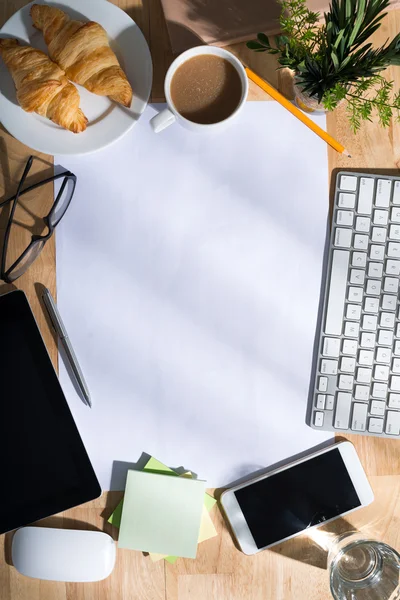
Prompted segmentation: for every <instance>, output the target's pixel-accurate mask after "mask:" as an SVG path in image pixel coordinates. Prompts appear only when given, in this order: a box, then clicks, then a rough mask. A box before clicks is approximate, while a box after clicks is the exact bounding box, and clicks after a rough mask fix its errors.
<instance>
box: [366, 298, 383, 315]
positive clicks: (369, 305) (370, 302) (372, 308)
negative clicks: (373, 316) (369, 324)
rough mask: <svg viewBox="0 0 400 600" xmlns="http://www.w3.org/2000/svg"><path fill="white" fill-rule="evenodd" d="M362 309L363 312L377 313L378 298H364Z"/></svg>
mask: <svg viewBox="0 0 400 600" xmlns="http://www.w3.org/2000/svg"><path fill="white" fill-rule="evenodd" d="M364 310H365V312H371V313H377V312H378V310H379V300H378V298H368V297H366V298H365V301H364Z"/></svg>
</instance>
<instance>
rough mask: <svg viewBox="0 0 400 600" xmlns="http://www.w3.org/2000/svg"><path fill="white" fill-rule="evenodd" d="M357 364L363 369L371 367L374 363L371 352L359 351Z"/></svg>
mask: <svg viewBox="0 0 400 600" xmlns="http://www.w3.org/2000/svg"><path fill="white" fill-rule="evenodd" d="M358 362H359V364H360V365H363V366H365V367H371V366H372V363H373V362H374V353H373V352H372V351H371V350H360V353H359V355H358Z"/></svg>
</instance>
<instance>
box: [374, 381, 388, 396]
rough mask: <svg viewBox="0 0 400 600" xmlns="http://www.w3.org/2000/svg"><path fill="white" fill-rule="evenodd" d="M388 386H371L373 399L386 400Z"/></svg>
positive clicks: (379, 384) (378, 384) (383, 384)
mask: <svg viewBox="0 0 400 600" xmlns="http://www.w3.org/2000/svg"><path fill="white" fill-rule="evenodd" d="M387 392H388V386H387V384H386V383H374V384H373V385H372V396H373V398H386V396H387Z"/></svg>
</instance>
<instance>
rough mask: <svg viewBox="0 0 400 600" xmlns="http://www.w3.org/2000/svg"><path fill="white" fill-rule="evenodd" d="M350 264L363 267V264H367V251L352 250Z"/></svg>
mask: <svg viewBox="0 0 400 600" xmlns="http://www.w3.org/2000/svg"><path fill="white" fill-rule="evenodd" d="M351 264H352V266H353V267H365V265H366V264H367V253H366V252H353V254H352V258H351Z"/></svg>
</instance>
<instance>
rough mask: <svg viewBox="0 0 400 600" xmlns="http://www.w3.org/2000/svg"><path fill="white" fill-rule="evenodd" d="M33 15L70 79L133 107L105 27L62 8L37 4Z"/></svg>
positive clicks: (49, 46)
mask: <svg viewBox="0 0 400 600" xmlns="http://www.w3.org/2000/svg"><path fill="white" fill-rule="evenodd" d="M31 16H32V20H33V25H34V26H35V27H36V28H37V29H40V30H41V31H43V35H44V39H45V42H46V44H47V47H48V49H49V55H50V58H51V59H52V60H54V61H55V62H56V63H57V64H58V65H59V66H60V67H61V68H62V69H63V70H64V71H65V74H66V75H67V77H68V79H70V80H71V81H74V82H75V83H79V84H80V85H83V86H84V87H85V88H86V89H87V90H89V91H90V92H93V93H95V94H99V95H100V96H109V97H110V98H111V99H112V100H115V102H118V103H119V104H123V105H124V106H127V107H129V106H130V105H131V102H132V88H131V86H130V85H129V81H128V80H127V78H126V75H125V73H124V72H123V70H122V69H121V67H120V65H119V62H118V59H117V57H116V56H115V54H114V52H113V51H112V50H111V48H110V45H109V43H108V38H107V33H106V31H105V30H104V29H103V27H102V26H101V25H99V24H98V23H95V22H93V21H89V22H88V23H84V22H82V21H73V20H71V19H70V18H69V16H68V15H67V14H65V12H63V11H62V10H60V9H59V8H55V7H53V6H48V5H46V4H33V5H32V8H31Z"/></svg>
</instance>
